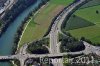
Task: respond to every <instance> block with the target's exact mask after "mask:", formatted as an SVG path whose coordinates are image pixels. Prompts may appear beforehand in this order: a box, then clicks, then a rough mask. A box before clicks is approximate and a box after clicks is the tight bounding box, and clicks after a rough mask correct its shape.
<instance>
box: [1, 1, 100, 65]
mask: <svg viewBox="0 0 100 66" xmlns="http://www.w3.org/2000/svg"><path fill="white" fill-rule="evenodd" d="M84 1H86V0H80V1H78V2H76V3H73V4H72V5H70V6H69V7H67V8H66V9H64V11H63V12H62V13H61V14H60V15H59V16H58V17H57V19H56V20H55V21H54V24H53V26H52V27H51V31H50V33H49V38H50V50H49V51H50V54H40V55H39V54H29V53H27V52H26V49H27V46H28V44H26V45H24V46H23V47H22V48H20V50H19V52H18V53H17V54H16V55H10V56H0V60H3V59H9V60H11V59H12V60H13V59H18V60H19V61H20V64H21V66H25V60H26V59H28V58H42V57H56V56H63V55H68V54H70V55H78V54H83V53H84V54H89V53H96V54H97V55H100V52H99V51H100V50H99V49H100V47H95V46H92V45H90V44H88V43H86V42H84V45H85V47H86V48H85V50H83V51H79V52H66V53H60V48H59V45H60V44H61V43H60V42H58V33H59V32H61V25H62V23H63V22H64V20H65V18H66V17H67V16H68V15H69V14H70V13H71V12H72V11H73V10H74V9H75V8H76V7H77V6H79V5H80V4H82V3H83V2H84ZM61 33H62V32H61ZM95 51H96V52H95ZM53 65H54V66H63V63H62V62H61V63H54V64H53Z"/></svg>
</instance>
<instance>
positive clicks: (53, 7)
mask: <svg viewBox="0 0 100 66" xmlns="http://www.w3.org/2000/svg"><path fill="white" fill-rule="evenodd" d="M73 1H74V0H50V2H49V4H48V5H46V6H45V7H43V8H41V9H40V11H39V13H38V14H37V15H36V16H35V17H34V18H33V19H32V20H31V22H30V23H29V25H28V26H27V28H26V30H25V32H24V34H23V36H22V39H21V41H20V44H19V46H22V45H23V44H24V43H27V42H31V41H33V40H37V39H39V38H42V36H43V35H44V34H45V33H46V31H47V30H48V27H49V25H50V24H51V21H52V19H53V18H54V17H55V16H56V15H57V14H58V13H59V12H60V11H61V10H62V9H63V8H64V7H65V6H67V5H68V4H69V3H72V2H73Z"/></svg>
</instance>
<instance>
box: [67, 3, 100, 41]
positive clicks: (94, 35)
mask: <svg viewBox="0 0 100 66" xmlns="http://www.w3.org/2000/svg"><path fill="white" fill-rule="evenodd" d="M99 3H100V2H99ZM92 5H93V4H92ZM74 15H75V16H76V18H74V19H73V18H72V17H71V18H70V19H69V21H68V23H69V25H70V26H69V28H71V26H73V24H74V26H73V28H71V29H68V28H67V27H66V28H65V29H67V30H66V31H68V32H70V33H71V35H72V36H74V37H76V38H79V39H80V38H81V37H85V38H86V39H89V40H91V41H92V42H93V43H100V5H95V6H92V7H86V8H82V9H79V10H77V11H76V12H75V13H74ZM83 19H84V20H86V21H85V22H84V20H83ZM75 20H76V21H75ZM86 22H87V24H86ZM66 26H67V24H66Z"/></svg>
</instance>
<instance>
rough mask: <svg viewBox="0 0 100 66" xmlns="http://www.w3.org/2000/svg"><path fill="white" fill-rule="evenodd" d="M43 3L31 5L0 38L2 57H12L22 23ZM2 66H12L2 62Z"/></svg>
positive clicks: (38, 0) (0, 63) (38, 2)
mask: <svg viewBox="0 0 100 66" xmlns="http://www.w3.org/2000/svg"><path fill="white" fill-rule="evenodd" d="M40 3H41V0H37V2H36V3H35V4H33V5H31V6H30V7H29V8H27V9H26V10H24V12H23V13H21V14H20V15H19V16H18V17H17V18H16V19H15V20H14V22H12V24H11V25H10V26H9V27H8V28H7V30H6V32H5V33H4V34H3V35H2V37H1V38H0V55H11V53H12V50H13V49H12V47H13V46H14V43H13V42H14V37H15V34H16V32H17V29H18V27H20V26H21V23H22V21H23V20H24V19H25V17H27V15H28V14H29V13H30V12H31V11H33V9H35V8H37V6H38V4H40ZM0 66H11V65H10V63H8V62H0Z"/></svg>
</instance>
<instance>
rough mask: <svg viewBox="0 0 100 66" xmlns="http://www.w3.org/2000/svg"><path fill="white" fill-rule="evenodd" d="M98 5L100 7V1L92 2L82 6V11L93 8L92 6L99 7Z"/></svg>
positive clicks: (94, 0) (93, 0) (92, 0)
mask: <svg viewBox="0 0 100 66" xmlns="http://www.w3.org/2000/svg"><path fill="white" fill-rule="evenodd" d="M97 5H100V0H91V1H90V2H88V3H86V4H85V5H83V6H81V7H80V9H82V8H88V7H92V6H97Z"/></svg>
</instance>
